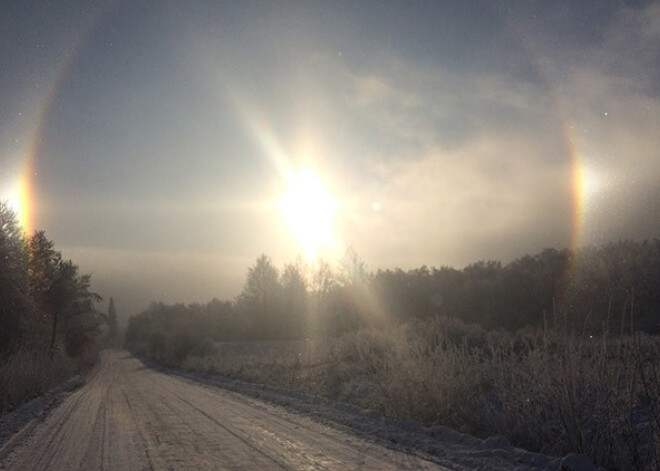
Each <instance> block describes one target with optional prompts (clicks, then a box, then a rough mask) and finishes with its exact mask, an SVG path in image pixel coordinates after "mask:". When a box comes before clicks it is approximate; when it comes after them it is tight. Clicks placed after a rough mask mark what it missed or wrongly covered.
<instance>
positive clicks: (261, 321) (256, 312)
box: [126, 239, 660, 345]
mask: <svg viewBox="0 0 660 471" xmlns="http://www.w3.org/2000/svg"><path fill="white" fill-rule="evenodd" d="M438 317H442V318H450V319H454V320H458V321H461V322H464V323H467V324H476V325H478V326H480V327H482V328H484V329H486V330H493V329H502V330H505V331H510V332H513V331H516V330H519V329H525V328H537V327H544V328H548V327H562V328H567V329H569V330H570V331H571V332H578V333H586V334H595V333H602V332H604V331H607V332H610V333H624V332H628V331H630V330H631V329H633V330H636V331H641V332H646V333H650V334H655V333H658V331H659V329H660V240H658V239H655V240H652V241H644V242H634V241H620V242H616V243H610V244H607V245H603V246H598V247H588V248H583V249H580V250H577V251H571V250H569V249H563V250H555V249H546V250H544V251H542V252H540V253H538V254H535V255H525V256H523V257H521V258H518V259H516V260H514V261H512V262H510V263H508V264H502V263H501V262H498V261H492V260H489V261H479V262H476V263H473V264H470V265H468V266H466V267H465V268H463V269H455V268H451V267H446V266H442V267H440V268H428V267H426V266H423V267H421V268H417V269H413V270H407V271H404V270H401V269H398V268H397V269H389V270H380V269H379V270H377V271H376V272H375V273H371V272H369V271H368V269H367V267H366V264H365V263H364V262H363V261H362V260H361V259H360V257H359V256H358V255H357V254H356V253H355V251H353V250H352V249H348V250H347V251H346V253H345V254H344V256H343V257H342V259H341V260H340V261H339V262H338V264H337V266H336V267H333V266H331V265H330V264H328V263H326V262H324V261H320V262H319V263H317V264H316V266H315V267H313V268H310V267H309V266H306V264H305V263H303V262H302V261H301V260H298V261H297V262H296V263H293V264H287V265H286V266H285V267H284V268H283V269H282V270H281V272H280V270H278V268H277V267H276V266H274V264H273V263H272V262H271V260H270V259H269V258H268V257H267V256H266V255H261V256H260V257H259V258H258V259H257V260H256V262H255V263H254V265H253V266H251V267H250V268H249V269H248V271H247V277H246V282H245V285H244V287H243V290H242V292H241V293H240V294H239V296H238V297H237V298H236V299H235V300H229V301H219V300H217V299H214V300H212V301H210V302H209V303H207V304H191V305H188V306H186V305H182V304H175V305H165V304H162V303H153V304H152V305H151V306H149V308H148V309H147V310H146V311H145V312H143V313H142V314H140V315H138V316H135V317H133V318H131V319H130V323H129V327H128V331H127V337H126V338H127V341H128V342H129V343H130V344H138V343H144V342H149V341H150V340H149V339H150V337H153V338H152V339H151V340H153V341H154V342H156V343H158V340H155V339H158V338H160V337H159V335H162V336H167V335H177V336H179V337H181V338H183V337H184V336H189V337H190V336H192V337H195V341H194V342H192V341H191V342H189V343H191V345H192V343H198V340H203V339H208V340H211V341H214V342H218V341H237V340H278V339H279V340H281V339H305V338H322V337H336V336H338V335H340V334H343V333H347V332H353V331H357V330H359V329H362V328H369V327H379V326H380V327H382V326H385V325H398V324H402V323H406V322H410V321H422V322H426V321H431V320H434V319H436V318H438ZM172 332H176V334H168V333H172ZM198 337H199V338H198ZM162 340H163V341H164V337H163V339H162ZM181 342H183V343H185V342H184V341H183V340H181Z"/></svg>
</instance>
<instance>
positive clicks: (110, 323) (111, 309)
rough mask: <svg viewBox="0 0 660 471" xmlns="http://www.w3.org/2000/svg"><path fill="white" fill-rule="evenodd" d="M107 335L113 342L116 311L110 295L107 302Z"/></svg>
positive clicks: (115, 332) (115, 336)
mask: <svg viewBox="0 0 660 471" xmlns="http://www.w3.org/2000/svg"><path fill="white" fill-rule="evenodd" d="M108 337H109V338H110V340H111V341H112V342H113V343H114V342H115V341H116V340H117V311H116V310H115V300H114V299H112V297H111V298H110V304H108Z"/></svg>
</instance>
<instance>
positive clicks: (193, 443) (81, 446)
mask: <svg viewBox="0 0 660 471" xmlns="http://www.w3.org/2000/svg"><path fill="white" fill-rule="evenodd" d="M0 468H5V469H31V470H39V469H42V470H58V469H61V470H73V469H86V470H87V469H111V470H129V469H260V470H267V469H306V470H307V469H341V470H344V469H374V470H387V469H446V468H442V467H441V466H439V465H437V464H434V463H431V462H429V461H426V460H424V459H422V458H420V457H419V456H414V455H410V454H406V453H402V452H398V451H394V450H391V449H388V448H384V447H383V446H381V445H378V444H375V443H372V442H369V441H367V440H364V439H362V438H358V437H356V436H354V435H351V434H349V433H347V432H345V431H339V430H337V429H334V428H331V427H329V426H327V425H323V424H320V423H318V422H316V421H314V420H312V419H311V418H309V417H305V416H303V415H299V414H295V413H292V412H289V411H286V410H284V409H283V408H281V407H279V406H273V405H269V404H267V403H265V402H261V401H259V400H257V399H253V398H249V397H247V396H243V395H240V394H236V393H233V392H229V391H226V390H223V389H220V388H217V387H205V386H204V385H201V384H194V383H193V382H191V381H187V380H185V379H184V378H181V377H176V376H172V375H168V374H164V373H162V372H159V371H156V370H154V369H151V368H148V367H146V366H144V364H143V363H142V362H141V361H139V360H138V359H136V358H135V357H133V356H131V355H130V354H129V353H126V352H115V351H107V352H104V354H103V356H102V360H101V365H100V367H99V368H98V370H97V371H96V373H95V374H94V375H93V377H92V378H91V379H90V380H89V382H88V383H87V384H86V385H85V386H83V387H82V388H80V389H79V390H77V391H75V392H74V393H72V394H71V395H70V396H68V397H67V398H66V399H65V400H64V401H63V402H62V403H61V404H60V405H59V406H58V407H56V408H55V409H54V410H52V411H51V412H50V414H48V415H47V417H46V418H45V419H44V420H43V421H42V422H41V423H39V424H38V425H37V426H36V427H35V428H34V429H33V431H32V432H31V433H30V434H28V435H27V436H26V437H25V438H23V439H22V442H21V443H19V444H18V445H16V446H14V447H13V449H12V451H11V453H10V454H9V455H8V456H7V457H6V458H5V460H4V461H3V462H2V463H1V464H0Z"/></svg>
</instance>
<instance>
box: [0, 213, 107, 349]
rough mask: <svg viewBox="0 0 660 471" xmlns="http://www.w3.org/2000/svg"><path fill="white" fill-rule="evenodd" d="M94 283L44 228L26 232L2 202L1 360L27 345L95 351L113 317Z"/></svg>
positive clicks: (0, 276) (0, 236)
mask: <svg viewBox="0 0 660 471" xmlns="http://www.w3.org/2000/svg"><path fill="white" fill-rule="evenodd" d="M90 281H91V279H90V275H86V274H81V273H80V271H79V268H78V266H77V265H75V264H74V263H73V262H72V261H71V260H66V259H64V258H63V257H62V254H61V253H60V252H59V251H58V250H56V249H55V246H54V244H53V242H52V241H51V240H49V239H48V238H47V237H46V234H45V232H44V231H35V232H34V234H32V235H26V234H25V233H24V232H23V230H22V229H21V227H20V225H19V223H18V220H17V217H16V214H15V213H14V212H13V211H12V210H11V208H10V207H9V206H8V204H7V203H5V202H0V358H8V357H10V356H11V355H12V354H13V353H15V352H17V351H18V350H20V349H24V348H29V349H34V350H41V351H48V352H49V353H50V355H51V356H53V355H54V354H55V352H56V351H64V352H65V353H66V354H67V355H68V356H69V357H74V358H76V357H80V356H82V355H83V354H85V353H88V352H89V351H90V349H94V348H95V346H96V341H97V338H98V336H99V333H100V327H101V325H102V324H103V323H104V322H105V321H106V317H107V316H105V315H104V314H102V313H100V312H99V311H97V310H96V308H95V303H97V302H99V301H101V297H100V296H99V295H98V294H97V293H94V292H93V291H91V289H90Z"/></svg>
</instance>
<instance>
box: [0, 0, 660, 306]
mask: <svg viewBox="0 0 660 471" xmlns="http://www.w3.org/2000/svg"><path fill="white" fill-rule="evenodd" d="M0 61H1V63H2V67H1V68H0V199H2V200H5V201H8V202H9V203H10V204H11V205H12V207H13V208H15V210H16V212H17V214H18V215H19V218H20V220H21V223H22V225H23V227H24V229H25V231H26V233H28V234H30V233H32V232H33V231H34V230H36V229H39V230H44V231H45V232H46V235H47V236H48V237H49V238H50V239H51V240H53V241H54V243H55V246H56V248H57V249H59V250H60V251H61V252H62V254H63V255H64V257H65V258H67V259H69V258H70V259H72V260H73V261H74V262H75V263H76V264H78V265H79V266H80V268H81V271H82V272H84V273H91V274H92V282H93V288H94V289H95V290H96V291H98V292H99V293H100V294H101V295H102V296H104V297H105V298H106V300H107V299H108V298H109V297H110V296H112V297H114V299H115V303H116V305H117V309H118V310H119V311H121V313H122V314H124V315H128V314H135V313H137V312H139V311H140V310H142V309H144V308H146V306H147V305H148V303H149V302H150V301H163V302H169V303H171V302H184V303H190V302H206V301H209V300H210V299H211V298H213V297H216V298H218V299H232V298H233V297H235V296H236V295H237V294H238V293H239V292H240V290H241V288H242V286H243V283H244V281H245V276H246V272H247V268H248V267H249V266H251V265H252V264H253V263H254V262H255V260H256V259H257V257H258V256H259V255H260V254H262V253H264V254H266V255H268V256H269V257H270V258H271V259H272V260H273V262H274V263H275V264H276V265H277V266H279V267H282V266H283V265H284V264H285V263H290V262H293V261H295V260H296V259H297V258H299V257H300V258H302V259H303V260H308V261H309V263H310V264H313V263H315V262H316V261H318V259H319V258H323V259H324V260H327V261H329V262H330V263H334V262H335V261H336V260H337V257H338V256H340V254H341V253H342V252H343V251H344V250H345V249H346V247H352V248H353V249H354V250H355V252H357V253H358V254H359V256H360V257H361V258H362V259H363V260H364V261H365V262H366V264H367V266H368V267H369V268H370V269H371V270H376V269H379V268H382V269H387V268H395V267H400V268H403V269H411V268H417V267H420V266H422V265H427V266H435V267H440V266H453V267H456V268H462V267H463V266H465V265H467V264H469V263H472V262H476V261H478V260H484V259H492V260H501V261H504V262H506V261H510V260H513V259H515V258H517V257H520V256H522V255H524V254H533V253H536V252H539V251H541V250H543V249H544V248H549V247H554V248H558V249H560V248H565V247H581V246H588V245H592V244H603V243H607V242H609V241H616V240H620V239H634V240H645V239H652V238H657V237H660V216H658V215H659V214H660V192H658V191H657V188H659V187H660V2H658V1H655V2H643V1H635V2H624V1H607V0H585V1H580V2H575V1H564V0H557V1H529V2H515V1H501V2H486V1H478V0H476V1H471V2H464V1H438V2H427V1H420V2H415V1H401V2H398V1H397V2H395V1H357V2H356V1H276V0H273V1H270V0H269V1H246V2H235V1H219V0H218V1H211V0H198V1H195V2H183V1H179V2H177V1H167V0H131V1H78V2H76V1H66V0H64V1H60V2H45V1H42V2H31V1H23V2H2V6H0Z"/></svg>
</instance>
